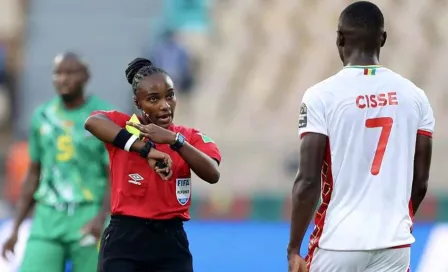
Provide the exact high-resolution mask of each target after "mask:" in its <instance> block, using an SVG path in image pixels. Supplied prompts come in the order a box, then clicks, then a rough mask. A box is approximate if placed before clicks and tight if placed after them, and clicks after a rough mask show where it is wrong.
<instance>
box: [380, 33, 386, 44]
mask: <svg viewBox="0 0 448 272" xmlns="http://www.w3.org/2000/svg"><path fill="white" fill-rule="evenodd" d="M386 40H387V32H386V31H384V32H383V35H381V47H383V46H384V44H385V43H386Z"/></svg>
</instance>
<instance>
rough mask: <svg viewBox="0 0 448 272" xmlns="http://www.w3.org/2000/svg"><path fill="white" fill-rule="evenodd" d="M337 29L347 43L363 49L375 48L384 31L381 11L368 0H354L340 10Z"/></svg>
mask: <svg viewBox="0 0 448 272" xmlns="http://www.w3.org/2000/svg"><path fill="white" fill-rule="evenodd" d="M338 31H339V32H340V33H341V34H343V35H344V37H345V38H346V39H347V42H348V43H349V44H352V45H359V46H361V47H364V48H365V49H374V48H377V47H379V44H378V43H380V37H381V36H382V35H383V33H384V16H383V13H382V12H381V10H380V9H379V8H378V6H376V5H375V4H373V3H371V2H369V1H358V2H355V3H353V4H350V5H349V6H347V7H346V8H345V9H344V10H343V11H342V13H341V15H340V17H339V30H338Z"/></svg>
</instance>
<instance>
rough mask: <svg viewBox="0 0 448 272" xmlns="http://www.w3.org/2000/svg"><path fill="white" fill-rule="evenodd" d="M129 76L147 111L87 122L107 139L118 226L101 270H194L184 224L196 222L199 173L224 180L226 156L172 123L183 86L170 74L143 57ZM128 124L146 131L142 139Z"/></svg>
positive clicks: (102, 114)
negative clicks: (194, 188) (194, 185)
mask: <svg viewBox="0 0 448 272" xmlns="http://www.w3.org/2000/svg"><path fill="white" fill-rule="evenodd" d="M126 78H127V80H128V82H129V83H130V84H131V85H132V89H133V92H134V94H133V95H134V102H135V105H136V106H137V108H138V109H139V110H140V111H141V115H140V116H139V117H138V119H137V118H136V119H134V118H132V119H130V118H131V117H130V116H129V115H127V114H125V113H122V112H118V111H97V112H94V113H92V115H91V116H90V117H89V118H88V119H87V120H86V123H85V128H86V129H87V130H88V131H89V132H90V133H92V134H93V135H94V136H96V137H97V138H98V139H100V140H101V141H103V142H105V144H106V147H107V149H108V152H109V158H110V176H111V182H112V186H111V190H112V192H111V202H112V203H111V221H110V224H109V226H108V227H107V228H106V230H105V231H104V234H103V238H102V241H101V249H100V256H99V264H98V266H99V268H98V271H102V272H115V271H117V272H134V271H145V272H146V271H148V272H151V271H157V272H158V271H170V272H190V271H193V264H192V263H193V262H192V256H191V253H190V250H189V243H188V239H187V236H186V234H185V231H184V229H183V223H182V222H183V221H187V220H189V219H190V215H189V211H188V210H189V207H190V202H191V199H190V198H191V170H193V172H195V173H196V175H198V176H199V177H200V178H201V179H203V180H205V181H206V182H208V183H212V184H213V183H217V182H218V180H219V176H220V173H219V170H218V164H219V163H220V161H221V155H220V152H219V150H218V147H217V146H216V144H215V143H214V142H213V141H212V140H211V139H210V138H209V137H208V136H206V135H204V134H202V133H200V132H199V131H198V130H196V129H192V128H187V127H183V126H176V125H174V124H173V123H172V121H173V114H174V110H175V108H176V96H175V89H174V86H173V81H172V80H171V78H170V77H169V76H168V75H167V73H166V72H165V71H164V70H162V69H160V68H158V67H155V66H153V65H152V63H151V62H150V61H149V60H147V59H142V58H137V59H135V60H134V61H132V62H131V63H130V64H129V65H128V67H127V69H126ZM130 120H131V121H133V122H131V121H130ZM126 126H132V127H134V128H136V129H138V130H139V131H140V137H137V136H135V135H134V134H132V133H130V132H129V131H128V130H127V129H126Z"/></svg>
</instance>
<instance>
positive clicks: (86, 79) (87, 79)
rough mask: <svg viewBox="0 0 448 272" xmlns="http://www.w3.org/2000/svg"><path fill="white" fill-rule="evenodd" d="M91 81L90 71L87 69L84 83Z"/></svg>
mask: <svg viewBox="0 0 448 272" xmlns="http://www.w3.org/2000/svg"><path fill="white" fill-rule="evenodd" d="M89 80H90V71H89V69H87V68H85V70H84V82H85V83H87V82H89Z"/></svg>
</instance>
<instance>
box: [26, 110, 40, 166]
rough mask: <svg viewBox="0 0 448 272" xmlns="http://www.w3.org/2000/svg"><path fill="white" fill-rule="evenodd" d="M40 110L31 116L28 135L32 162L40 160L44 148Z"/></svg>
mask: <svg viewBox="0 0 448 272" xmlns="http://www.w3.org/2000/svg"><path fill="white" fill-rule="evenodd" d="M40 113H41V112H40V111H39V110H38V111H36V112H35V113H34V114H33V117H32V118H31V126H30V132H29V136H28V152H29V156H30V159H31V161H32V162H40V160H41V154H42V148H41V146H40V140H39V139H40V116H39V115H40Z"/></svg>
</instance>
